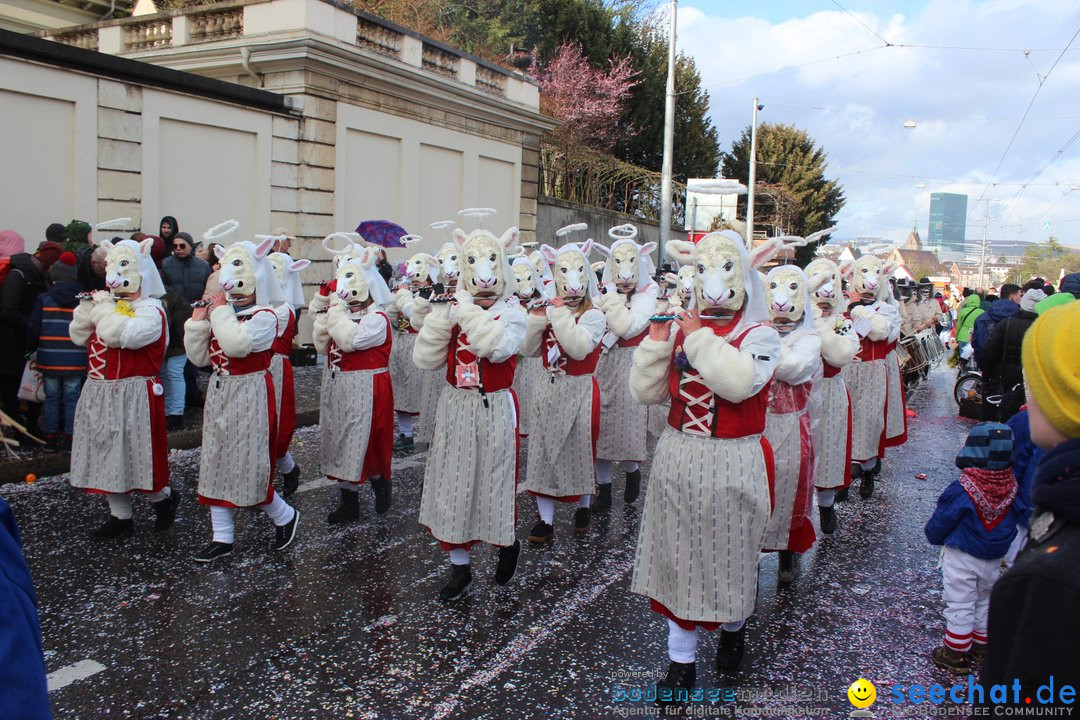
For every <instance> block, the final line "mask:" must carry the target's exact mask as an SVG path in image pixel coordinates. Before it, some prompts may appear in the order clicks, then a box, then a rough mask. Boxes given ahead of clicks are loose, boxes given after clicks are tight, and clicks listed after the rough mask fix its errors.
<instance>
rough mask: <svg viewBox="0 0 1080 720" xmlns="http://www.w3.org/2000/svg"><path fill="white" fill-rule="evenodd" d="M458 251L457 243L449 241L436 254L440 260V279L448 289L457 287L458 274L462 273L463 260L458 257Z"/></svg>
mask: <svg viewBox="0 0 1080 720" xmlns="http://www.w3.org/2000/svg"><path fill="white" fill-rule="evenodd" d="M458 253H459V249H458V246H457V243H453V242H448V243H446V244H445V245H443V246H442V247H441V248H439V252H438V253H437V254H436V257H437V258H438V260H439V279H440V280H442V282H443V285H445V286H446V288H447V290H453V289H454V288H456V287H457V282H458V276H459V275H461V261H460V260H459V259H458Z"/></svg>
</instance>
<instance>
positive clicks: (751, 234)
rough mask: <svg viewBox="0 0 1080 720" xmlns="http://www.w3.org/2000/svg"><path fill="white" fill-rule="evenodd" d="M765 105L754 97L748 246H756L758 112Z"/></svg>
mask: <svg viewBox="0 0 1080 720" xmlns="http://www.w3.org/2000/svg"><path fill="white" fill-rule="evenodd" d="M763 107H764V105H762V104H761V103H759V102H758V99H757V98H754V120H753V122H752V123H751V124H750V177H749V178H748V180H749V182H747V188H746V247H748V248H753V247H754V183H755V182H756V181H757V114H758V110H760V109H761V108H763Z"/></svg>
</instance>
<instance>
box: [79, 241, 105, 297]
mask: <svg viewBox="0 0 1080 720" xmlns="http://www.w3.org/2000/svg"><path fill="white" fill-rule="evenodd" d="M106 254H107V251H106V250H105V248H103V247H99V246H97V245H88V246H86V247H85V248H82V249H81V250H79V251H78V252H76V253H75V256H76V257H77V258H78V273H77V274H78V282H79V285H80V286H81V287H82V289H83V290H85V291H86V292H94V291H95V290H104V289H105V256H106Z"/></svg>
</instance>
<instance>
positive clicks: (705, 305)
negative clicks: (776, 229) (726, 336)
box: [667, 230, 782, 323]
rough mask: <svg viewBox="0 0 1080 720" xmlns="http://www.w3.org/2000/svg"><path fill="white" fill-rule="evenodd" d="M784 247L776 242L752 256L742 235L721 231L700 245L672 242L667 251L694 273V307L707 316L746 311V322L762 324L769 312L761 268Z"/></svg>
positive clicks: (692, 305)
mask: <svg viewBox="0 0 1080 720" xmlns="http://www.w3.org/2000/svg"><path fill="white" fill-rule="evenodd" d="M781 244H782V243H781V242H779V239H773V240H770V241H768V242H766V243H765V244H763V245H761V246H760V247H757V248H755V249H754V252H753V253H751V252H749V251H748V250H747V249H746V245H745V244H743V241H742V238H741V237H739V235H738V233H736V232H735V231H733V230H721V231H719V232H711V233H709V234H708V235H706V236H705V237H703V238H701V240H700V241H698V243H697V244H696V245H695V244H694V243H690V242H686V241H684V240H672V241H670V242H669V243H668V244H667V252H668V254H669V255H670V256H671V257H672V259H674V260H676V261H678V262H679V263H681V264H683V265H687V266H690V267H691V268H692V271H693V272H694V293H693V296H692V298H691V301H692V304H691V307H697V308H698V309H699V310H700V312H701V314H702V315H706V316H708V315H731V314H733V313H736V312H738V311H739V310H740V309H743V308H745V312H744V314H743V319H744V321H749V322H758V323H761V322H765V321H767V320H768V319H769V313H768V310H767V309H766V306H765V292H764V290H763V288H762V286H761V276H760V275H759V274H758V272H757V268H758V267H760V266H761V265H763V264H765V263H766V262H768V260H769V258H771V257H772V256H773V255H775V254H776V252H777V251H778V250H779V249H780V246H781ZM679 273H680V275H681V274H682V270H680V271H679Z"/></svg>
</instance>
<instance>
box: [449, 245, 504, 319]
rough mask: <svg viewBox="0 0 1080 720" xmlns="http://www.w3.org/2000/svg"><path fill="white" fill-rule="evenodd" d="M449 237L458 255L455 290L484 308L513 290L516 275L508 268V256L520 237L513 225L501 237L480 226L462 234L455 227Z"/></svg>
mask: <svg viewBox="0 0 1080 720" xmlns="http://www.w3.org/2000/svg"><path fill="white" fill-rule="evenodd" d="M453 237H454V244H455V245H456V246H457V248H458V257H460V258H461V262H460V266H461V275H460V278H459V281H458V284H457V288H458V290H459V291H460V290H463V291H465V292H466V293H468V294H469V295H471V296H472V298H473V299H474V300H476V301H478V303H479V304H482V305H485V306H487V307H490V305H491V304H492V303H494V302H495V301H496V300H499V299H502V298H505V297H507V296H508V295H511V294H513V293H514V291H515V290H516V289H517V277H516V276H515V275H514V271H513V270H511V269H510V261H509V259H508V255H509V252H510V251H511V250H512V249H513V248H515V247H516V246H517V244H518V240H519V239H520V237H521V233H520V232H518V229H517V228H516V227H512V228H508V229H507V230H506V232H504V233H503V234H502V237H501V238H497V237H495V235H493V234H492V233H491V232H490V231H488V230H484V229H480V230H473V231H472V232H471V233H469V234H466V233H465V231H464V230H462V229H461V228H455V229H454V236H453ZM444 267H445V266H444Z"/></svg>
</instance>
